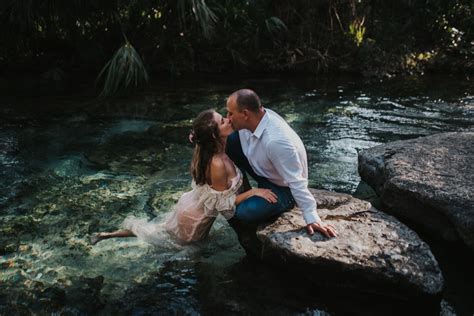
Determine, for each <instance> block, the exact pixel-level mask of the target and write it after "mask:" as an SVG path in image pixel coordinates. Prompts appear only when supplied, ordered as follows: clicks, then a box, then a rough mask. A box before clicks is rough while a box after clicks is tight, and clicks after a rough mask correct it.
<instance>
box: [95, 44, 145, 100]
mask: <svg viewBox="0 0 474 316" xmlns="http://www.w3.org/2000/svg"><path fill="white" fill-rule="evenodd" d="M105 74H106V75H105ZM103 75H105V83H104V88H103V90H102V92H101V94H100V97H109V96H113V95H116V94H117V93H118V92H119V91H123V90H125V91H127V90H131V89H135V88H138V87H139V86H141V85H142V84H144V83H146V82H147V81H148V74H147V71H146V69H145V66H143V63H142V60H141V58H140V56H139V55H138V53H137V51H136V50H135V48H133V46H132V45H131V44H130V43H128V42H127V43H126V44H125V45H124V46H122V47H120V48H119V49H118V50H117V52H116V53H115V54H114V56H113V57H112V59H111V60H110V61H109V62H108V63H107V64H106V65H105V66H104V68H102V71H101V72H100V73H99V75H98V76H97V79H96V83H98V82H99V81H100V80H101V78H102V76H103Z"/></svg>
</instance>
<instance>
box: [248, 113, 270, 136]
mask: <svg viewBox="0 0 474 316" xmlns="http://www.w3.org/2000/svg"><path fill="white" fill-rule="evenodd" d="M267 125H268V112H267V111H265V114H264V115H263V117H262V119H261V120H260V122H259V123H258V125H257V128H256V129H255V131H254V132H253V134H252V136H255V137H257V138H260V137H261V136H262V134H263V131H264V130H265V128H266V127H267Z"/></svg>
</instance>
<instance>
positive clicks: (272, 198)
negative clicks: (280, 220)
mask: <svg viewBox="0 0 474 316" xmlns="http://www.w3.org/2000/svg"><path fill="white" fill-rule="evenodd" d="M250 192H251V196H259V197H261V198H264V199H265V200H267V201H268V202H270V203H276V202H277V200H278V197H277V195H276V194H275V193H273V192H272V190H270V189H261V188H254V189H251V190H250Z"/></svg>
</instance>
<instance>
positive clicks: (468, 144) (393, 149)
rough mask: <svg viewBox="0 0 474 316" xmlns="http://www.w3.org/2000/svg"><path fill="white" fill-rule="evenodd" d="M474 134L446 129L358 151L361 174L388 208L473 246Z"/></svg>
mask: <svg viewBox="0 0 474 316" xmlns="http://www.w3.org/2000/svg"><path fill="white" fill-rule="evenodd" d="M473 164H474V133H473V132H462V133H461V132H458V133H442V134H436V135H432V136H428V137H421V138H417V139H412V140H406V141H397V142H393V143H388V144H385V145H381V146H377V147H374V148H370V149H367V150H364V151H362V152H361V153H359V173H360V175H361V177H362V179H363V180H364V181H365V182H367V183H369V184H370V185H371V186H372V187H373V188H374V189H375V191H376V192H377V193H378V194H379V195H380V198H381V202H382V204H383V206H384V208H386V210H387V211H389V212H390V213H392V214H394V215H395V216H397V217H399V218H401V219H408V220H410V221H412V222H414V223H416V224H418V226H419V227H420V228H422V229H423V230H425V231H426V232H428V233H431V234H432V235H434V236H441V237H442V238H444V239H446V240H451V241H453V240H456V239H458V238H459V237H460V238H461V239H462V240H463V241H464V242H465V244H466V245H468V246H469V247H470V248H471V249H474V195H473V192H474V167H473Z"/></svg>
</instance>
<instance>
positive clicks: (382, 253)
mask: <svg viewBox="0 0 474 316" xmlns="http://www.w3.org/2000/svg"><path fill="white" fill-rule="evenodd" d="M312 193H313V195H314V196H315V198H316V200H317V203H318V212H319V214H320V216H321V218H322V219H323V220H324V221H325V222H326V223H330V224H332V225H334V226H335V227H336V229H337V231H338V237H337V238H326V237H323V236H322V235H321V234H319V233H315V234H314V235H312V236H310V235H308V234H307V233H306V231H305V223H304V220H303V216H302V214H301V212H300V211H299V210H298V209H293V210H292V211H290V212H286V213H284V214H283V215H281V216H280V217H279V218H278V219H277V220H276V221H274V222H273V223H271V224H269V225H266V226H260V227H259V228H258V229H257V233H256V236H257V238H258V241H260V243H261V244H259V245H257V244H255V242H251V243H250V244H249V243H245V238H241V241H242V240H244V242H243V246H244V248H246V250H247V252H248V253H249V252H250V253H253V254H257V255H258V256H259V257H260V258H261V259H262V260H264V261H267V262H269V263H271V264H277V265H280V266H283V267H285V268H286V269H287V270H288V273H289V274H293V275H295V276H296V277H300V278H301V282H305V283H306V282H312V283H314V284H316V285H317V286H318V287H323V288H328V289H331V288H332V289H337V290H338V291H339V290H346V291H347V290H348V291H350V292H352V293H370V294H376V295H379V296H381V297H389V298H390V299H393V298H396V299H403V300H413V301H416V302H418V303H420V304H425V303H429V305H428V306H431V308H434V309H437V308H439V303H440V299H441V292H442V289H443V282H444V281H443V276H442V274H441V270H440V268H439V266H438V262H437V261H436V259H435V258H434V256H433V254H432V253H431V251H430V248H429V246H428V245H427V244H426V243H425V242H423V241H422V240H421V239H420V238H419V237H418V235H417V234H416V233H415V232H414V231H412V230H411V229H409V228H408V227H407V226H405V225H404V224H402V223H401V222H399V221H398V220H397V219H395V218H394V217H393V216H390V215H387V214H384V213H382V212H380V211H378V210H377V209H375V208H374V207H372V205H371V204H370V203H369V202H366V201H362V200H359V199H356V198H353V197H352V196H350V195H346V194H340V193H333V192H329V191H321V190H312ZM241 237H242V236H241ZM420 306H421V305H420ZM427 308H429V307H427Z"/></svg>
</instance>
